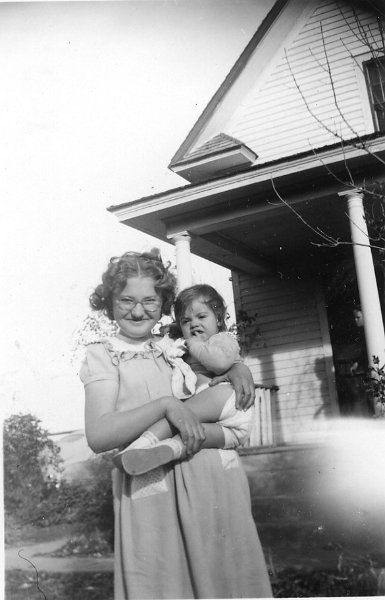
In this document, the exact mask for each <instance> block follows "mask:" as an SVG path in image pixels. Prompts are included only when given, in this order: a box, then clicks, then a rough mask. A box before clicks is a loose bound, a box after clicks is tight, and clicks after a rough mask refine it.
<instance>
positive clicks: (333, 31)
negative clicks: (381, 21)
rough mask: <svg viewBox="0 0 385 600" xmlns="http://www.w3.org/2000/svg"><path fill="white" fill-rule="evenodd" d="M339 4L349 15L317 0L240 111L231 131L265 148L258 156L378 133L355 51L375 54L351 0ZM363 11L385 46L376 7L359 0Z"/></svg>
mask: <svg viewBox="0 0 385 600" xmlns="http://www.w3.org/2000/svg"><path fill="white" fill-rule="evenodd" d="M339 5H340V6H341V9H342V11H343V15H342V14H341V10H340V9H339V8H338V5H337V3H336V2H334V1H330V0H323V1H320V2H319V3H317V5H316V8H315V10H314V12H313V13H312V14H310V16H308V17H307V20H306V21H305V22H304V23H303V26H302V28H301V29H300V31H299V33H298V34H297V36H296V38H295V39H294V40H293V41H292V42H291V43H290V44H289V47H288V48H286V49H284V48H283V49H282V55H281V57H280V60H279V61H278V63H277V64H276V66H275V67H274V68H273V69H272V72H271V73H270V75H269V77H268V78H267V79H265V80H264V81H263V85H262V87H259V85H258V81H256V83H255V86H254V88H253V89H252V90H251V91H250V93H249V94H248V95H247V96H246V97H245V98H244V100H243V102H242V103H241V105H240V106H239V108H238V109H237V111H236V112H235V113H234V115H233V118H232V120H231V122H230V123H229V130H228V133H230V134H231V135H233V136H234V137H235V138H237V139H241V140H242V141H243V142H244V143H245V144H247V145H248V146H249V147H250V148H252V149H253V150H254V151H255V152H256V153H257V154H258V160H257V161H256V162H257V163H264V162H267V161H269V160H275V159H277V158H281V157H283V156H290V155H293V154H296V153H299V152H306V151H309V150H311V149H313V148H316V147H321V146H324V145H328V144H335V143H337V142H338V141H339V139H338V136H343V137H344V138H345V139H350V138H353V137H356V136H358V135H364V134H365V133H372V131H373V129H372V128H371V129H369V128H370V127H372V126H371V124H369V126H368V123H367V121H366V120H365V111H364V110H363V107H362V104H363V101H364V102H366V103H367V102H368V100H367V98H364V99H363V98H362V94H363V93H364V94H366V91H365V90H363V89H362V88H361V87H360V86H359V83H358V81H357V73H356V71H357V66H356V64H355V60H354V59H353V57H352V56H353V55H354V56H357V55H360V54H362V55H363V54H365V53H368V51H369V49H368V47H367V46H366V45H365V44H364V43H363V42H362V41H361V39H360V37H361V36H360V34H359V32H358V30H357V22H356V18H355V16H354V13H353V10H352V8H351V7H350V4H349V3H348V2H340V3H339ZM355 10H356V14H357V16H358V18H359V21H360V25H361V26H362V27H367V26H370V27H371V42H372V43H373V45H374V46H376V45H378V46H381V37H380V32H379V29H378V26H377V24H376V19H375V16H374V14H373V13H372V12H371V11H370V7H369V8H368V7H365V3H357V7H356V9H355ZM321 23H322V30H321ZM357 32H358V33H357ZM325 46H326V50H327V57H328V61H327V60H326V57H325ZM328 62H329V67H330V71H331V77H332V81H333V85H334V92H335V94H336V97H337V101H338V107H337V106H336V103H335V100H334V94H333V85H332V84H331V80H330V75H329V73H328V65H327V63H328ZM289 65H290V67H289ZM291 71H292V73H293V74H294V77H295V79H296V81H297V84H298V86H299V88H300V91H301V93H302V95H303V96H304V98H305V101H304V98H303V97H301V93H300V92H299V90H298V89H297V85H296V83H295V81H294V79H293V75H292V73H291ZM306 104H307V107H306ZM339 110H340V111H341V113H342V114H343V116H344V119H343V118H342V117H341V114H340V113H339ZM317 120H318V121H317ZM322 124H324V125H325V126H326V127H328V128H329V129H330V130H332V131H333V132H334V134H335V135H333V133H330V132H328V131H327V129H326V128H325V127H323V126H322Z"/></svg>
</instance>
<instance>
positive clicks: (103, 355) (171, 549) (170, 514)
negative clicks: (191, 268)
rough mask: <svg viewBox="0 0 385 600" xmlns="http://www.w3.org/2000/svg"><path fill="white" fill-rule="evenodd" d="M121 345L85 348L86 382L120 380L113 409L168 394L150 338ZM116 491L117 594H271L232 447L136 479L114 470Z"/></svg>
mask: <svg viewBox="0 0 385 600" xmlns="http://www.w3.org/2000/svg"><path fill="white" fill-rule="evenodd" d="M124 344H125V342H124V341H122V340H120V339H117V338H110V339H108V340H105V341H104V342H100V343H96V344H91V345H90V346H88V348H87V354H86V359H85V361H84V363H83V365H82V369H81V373H80V376H81V379H82V381H83V383H84V385H85V386H86V385H87V384H88V383H90V382H93V381H98V380H106V379H109V380H113V381H117V382H119V393H118V399H117V403H116V410H117V411H123V410H127V409H132V408H136V407H138V406H141V405H143V404H145V403H147V402H150V401H152V400H155V399H157V398H160V397H162V396H170V395H171V384H170V382H171V367H170V366H169V365H168V364H167V363H166V361H165V359H164V358H163V355H162V352H161V349H160V348H159V347H157V345H156V339H155V338H154V340H153V341H150V342H148V343H147V345H146V347H145V348H144V349H142V350H140V351H137V352H135V351H132V350H125V346H124ZM126 348H127V346H126ZM113 494H114V510H115V600H128V599H141V598H257V597H270V596H271V588H270V582H269V577H268V574H267V569H266V565H265V560H264V555H263V552H262V548H261V545H260V542H259V539H258V535H257V531H256V528H255V524H254V521H253V518H252V515H251V509H250V494H249V487H248V483H247V479H246V476H245V473H244V471H243V469H242V467H241V466H240V462H239V458H238V455H237V453H236V452H235V451H234V450H216V449H209V450H201V451H200V452H198V453H197V454H195V455H194V456H193V457H192V458H191V459H188V460H184V461H181V462H179V463H178V462H175V463H170V464H168V465H166V466H165V467H159V468H158V469H154V470H153V471H150V472H149V473H146V474H144V475H139V476H135V477H130V476H129V475H126V474H124V473H122V472H121V471H119V470H117V469H114V470H113Z"/></svg>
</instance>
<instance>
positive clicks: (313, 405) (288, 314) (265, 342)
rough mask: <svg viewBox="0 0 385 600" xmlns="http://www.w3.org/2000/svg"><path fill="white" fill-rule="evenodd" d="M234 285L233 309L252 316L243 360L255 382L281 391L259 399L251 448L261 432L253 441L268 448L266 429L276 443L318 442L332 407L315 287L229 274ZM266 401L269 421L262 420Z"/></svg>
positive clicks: (327, 353) (330, 376) (327, 346)
mask: <svg viewBox="0 0 385 600" xmlns="http://www.w3.org/2000/svg"><path fill="white" fill-rule="evenodd" d="M233 286H234V298H235V305H236V310H237V311H238V310H243V311H246V312H247V314H248V315H249V316H253V315H255V314H256V323H255V324H253V325H251V326H250V327H248V328H247V330H246V343H247V346H246V347H245V348H244V355H245V362H246V364H247V365H248V366H249V368H250V369H251V371H252V373H253V377H254V381H255V383H257V384H261V385H262V386H264V387H271V386H278V388H279V390H278V391H275V392H272V393H271V394H270V395H268V398H266V399H265V398H263V399H262V400H259V403H260V405H261V406H262V408H261V406H260V409H259V412H258V410H257V414H256V422H255V423H256V424H255V426H254V430H253V431H254V433H253V436H252V438H251V445H252V440H254V442H255V441H256V440H258V439H259V438H258V436H259V437H260V438H261V436H262V433H261V432H262V431H263V432H264V433H263V436H262V438H263V439H262V438H261V439H259V442H258V444H257V443H256V442H255V443H256V445H266V439H269V440H270V437H269V435H270V434H268V433H266V432H269V431H270V429H271V435H272V436H273V443H275V444H281V443H284V444H292V443H302V442H304V441H307V442H309V443H310V442H314V441H319V439H320V437H319V436H320V435H321V437H322V435H323V434H324V431H325V419H327V418H329V417H330V416H331V414H333V412H335V410H336V409H335V389H334V376H333V368H332V357H331V347H330V343H329V344H328V343H327V341H328V332H325V331H324V329H323V322H324V320H325V319H323V318H322V314H321V312H322V310H324V308H323V307H322V303H320V301H319V290H318V287H317V284H316V283H315V282H313V281H308V282H305V281H300V282H299V281H290V280H285V279H281V278H279V277H271V278H263V279H262V278H258V277H253V276H251V275H247V274H245V273H233ZM257 327H258V330H257ZM325 336H326V337H325ZM325 340H326V342H325ZM261 393H262V392H261ZM270 403H271V415H272V417H271V419H272V421H271V423H270V421H269V419H270V417H267V416H266V410H268V409H269V410H270V408H269V407H270ZM266 407H268V408H266ZM261 411H262V412H261ZM261 414H264V415H265V417H264V418H265V419H267V420H268V423H267V424H266V423H265V422H264V421H263V418H262V416H261ZM261 419H262V420H261ZM266 428H267V429H266ZM258 432H259V433H258ZM320 432H321V433H320ZM266 436H267V437H266Z"/></svg>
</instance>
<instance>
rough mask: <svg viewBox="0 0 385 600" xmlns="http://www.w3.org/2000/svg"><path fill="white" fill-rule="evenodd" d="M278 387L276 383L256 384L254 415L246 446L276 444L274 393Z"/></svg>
mask: <svg viewBox="0 0 385 600" xmlns="http://www.w3.org/2000/svg"><path fill="white" fill-rule="evenodd" d="M278 389H279V388H278V387H277V386H276V385H273V386H264V385H261V384H259V383H257V384H255V404H254V417H253V424H252V427H251V431H250V437H249V441H248V443H247V444H246V447H248V448H250V447H253V446H273V445H274V430H273V414H274V411H273V399H272V394H273V393H274V392H276V391H278Z"/></svg>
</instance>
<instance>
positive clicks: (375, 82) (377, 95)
mask: <svg viewBox="0 0 385 600" xmlns="http://www.w3.org/2000/svg"><path fill="white" fill-rule="evenodd" d="M363 67H364V72H365V78H366V84H367V87H368V92H369V99H370V104H371V109H372V114H373V119H374V127H375V130H376V131H385V57H381V58H373V59H371V60H368V61H366V62H364V63H363Z"/></svg>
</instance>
